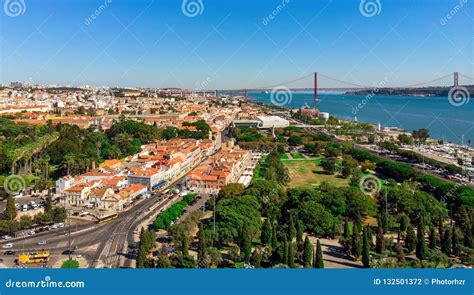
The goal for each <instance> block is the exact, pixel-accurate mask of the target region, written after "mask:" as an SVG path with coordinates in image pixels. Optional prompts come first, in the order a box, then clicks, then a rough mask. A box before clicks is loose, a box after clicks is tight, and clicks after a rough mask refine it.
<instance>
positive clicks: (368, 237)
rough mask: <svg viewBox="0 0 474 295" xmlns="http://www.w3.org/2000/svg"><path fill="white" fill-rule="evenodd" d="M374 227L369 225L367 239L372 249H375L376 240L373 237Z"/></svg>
mask: <svg viewBox="0 0 474 295" xmlns="http://www.w3.org/2000/svg"><path fill="white" fill-rule="evenodd" d="M372 236H373V235H372V229H371V228H370V226H367V241H368V242H369V246H370V249H374V241H373V239H372Z"/></svg>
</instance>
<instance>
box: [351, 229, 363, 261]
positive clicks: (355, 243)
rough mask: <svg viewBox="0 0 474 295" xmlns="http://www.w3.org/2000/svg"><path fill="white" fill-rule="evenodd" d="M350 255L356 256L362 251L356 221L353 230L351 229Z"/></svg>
mask: <svg viewBox="0 0 474 295" xmlns="http://www.w3.org/2000/svg"><path fill="white" fill-rule="evenodd" d="M351 251H352V255H354V257H356V258H358V257H360V254H361V253H362V241H361V239H360V235H359V229H358V227H357V223H354V227H353V231H352V249H351Z"/></svg>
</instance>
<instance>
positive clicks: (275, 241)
mask: <svg viewBox="0 0 474 295" xmlns="http://www.w3.org/2000/svg"><path fill="white" fill-rule="evenodd" d="M277 227H278V224H277V223H276V222H275V223H273V226H272V240H271V244H272V249H274V250H276V249H277V247H278V236H277Z"/></svg>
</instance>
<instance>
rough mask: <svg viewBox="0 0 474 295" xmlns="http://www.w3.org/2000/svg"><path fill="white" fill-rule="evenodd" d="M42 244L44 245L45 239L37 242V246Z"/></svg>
mask: <svg viewBox="0 0 474 295" xmlns="http://www.w3.org/2000/svg"><path fill="white" fill-rule="evenodd" d="M44 245H46V241H45V240H43V241H39V242H38V246H44Z"/></svg>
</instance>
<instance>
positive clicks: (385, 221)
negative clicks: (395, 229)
mask: <svg viewBox="0 0 474 295" xmlns="http://www.w3.org/2000/svg"><path fill="white" fill-rule="evenodd" d="M388 227H389V226H388V215H387V214H385V213H383V214H382V228H383V232H384V233H386V232H388Z"/></svg>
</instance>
